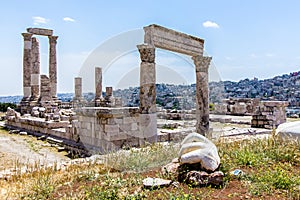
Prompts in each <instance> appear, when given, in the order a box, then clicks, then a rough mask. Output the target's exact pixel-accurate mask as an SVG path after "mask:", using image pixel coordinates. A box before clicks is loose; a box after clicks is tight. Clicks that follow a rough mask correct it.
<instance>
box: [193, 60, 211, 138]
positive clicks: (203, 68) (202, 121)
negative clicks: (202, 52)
mask: <svg viewBox="0 0 300 200" xmlns="http://www.w3.org/2000/svg"><path fill="white" fill-rule="evenodd" d="M192 59H193V60H194V63H195V67H196V120H197V123H196V132H197V133H200V134H202V135H204V136H207V135H208V133H209V96H208V95H209V94H208V92H209V91H208V68H209V65H210V61H211V57H204V56H193V57H192Z"/></svg>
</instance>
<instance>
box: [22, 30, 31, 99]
mask: <svg viewBox="0 0 300 200" xmlns="http://www.w3.org/2000/svg"><path fill="white" fill-rule="evenodd" d="M22 36H23V37H24V53H23V96H24V97H23V99H28V98H29V97H30V95H31V66H32V62H31V48H32V42H31V37H32V34H31V33H22Z"/></svg>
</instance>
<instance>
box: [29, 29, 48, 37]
mask: <svg viewBox="0 0 300 200" xmlns="http://www.w3.org/2000/svg"><path fill="white" fill-rule="evenodd" d="M27 32H28V33H31V34H35V35H44V36H51V35H53V30H50V29H44V28H27Z"/></svg>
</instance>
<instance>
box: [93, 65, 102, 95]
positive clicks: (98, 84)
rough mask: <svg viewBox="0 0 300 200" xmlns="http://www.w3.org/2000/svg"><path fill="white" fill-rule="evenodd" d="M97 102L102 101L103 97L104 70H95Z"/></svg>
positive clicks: (99, 68)
mask: <svg viewBox="0 0 300 200" xmlns="http://www.w3.org/2000/svg"><path fill="white" fill-rule="evenodd" d="M95 89H96V92H95V100H97V99H99V100H100V99H101V97H102V68H101V67H96V68H95Z"/></svg>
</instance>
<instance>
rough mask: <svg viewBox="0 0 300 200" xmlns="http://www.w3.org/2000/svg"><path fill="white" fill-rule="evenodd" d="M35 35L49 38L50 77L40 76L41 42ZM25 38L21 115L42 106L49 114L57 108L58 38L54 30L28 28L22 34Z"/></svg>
mask: <svg viewBox="0 0 300 200" xmlns="http://www.w3.org/2000/svg"><path fill="white" fill-rule="evenodd" d="M33 35H39V36H47V37H48V38H49V75H48V76H46V75H40V52H39V41H38V39H37V38H36V37H32V36H33ZM22 36H23V38H24V54H23V99H22V101H21V103H20V110H21V114H26V113H30V112H31V109H32V108H33V107H36V106H41V107H44V108H46V109H47V112H51V111H53V110H54V109H55V108H57V104H58V103H59V102H58V100H57V96H56V92H57V63H56V43H57V38H58V36H54V35H53V30H49V29H42V28H28V29H27V32H26V33H22Z"/></svg>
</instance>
